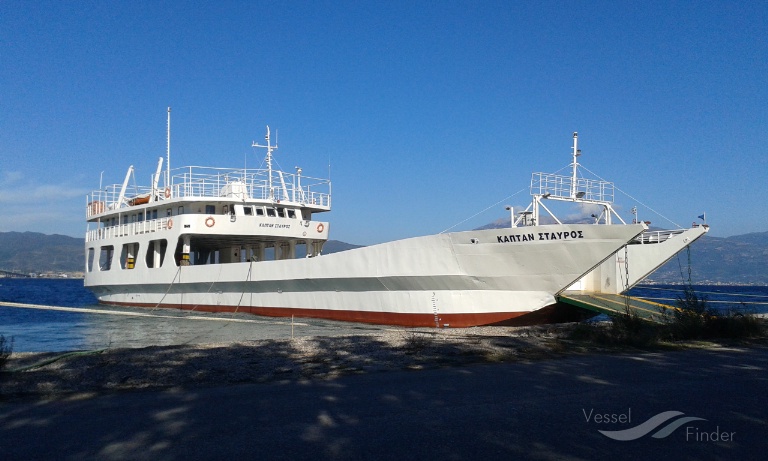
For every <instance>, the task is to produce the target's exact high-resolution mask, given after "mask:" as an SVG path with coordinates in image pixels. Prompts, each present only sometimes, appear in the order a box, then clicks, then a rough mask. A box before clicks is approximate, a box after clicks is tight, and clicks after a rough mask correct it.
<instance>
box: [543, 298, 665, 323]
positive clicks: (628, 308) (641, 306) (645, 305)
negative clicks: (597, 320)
mask: <svg viewBox="0 0 768 461" xmlns="http://www.w3.org/2000/svg"><path fill="white" fill-rule="evenodd" d="M558 301H560V302H563V303H566V304H570V305H572V306H576V307H579V308H582V309H587V310H590V311H593V312H597V313H600V314H608V315H616V314H626V313H627V312H629V313H632V314H636V315H637V316H638V317H639V318H641V319H643V320H647V321H649V322H654V323H663V321H664V320H663V316H664V313H667V314H672V311H673V310H674V309H676V308H675V307H673V306H669V305H667V304H660V303H656V302H653V301H648V300H647V299H642V298H634V297H632V296H625V295H617V294H612V293H595V292H584V291H582V292H578V293H574V292H571V293H566V294H563V295H560V296H559V297H558Z"/></svg>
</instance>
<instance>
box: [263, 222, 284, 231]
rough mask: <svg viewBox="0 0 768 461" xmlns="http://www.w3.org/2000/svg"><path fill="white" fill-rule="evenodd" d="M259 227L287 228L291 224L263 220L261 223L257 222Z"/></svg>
mask: <svg viewBox="0 0 768 461" xmlns="http://www.w3.org/2000/svg"><path fill="white" fill-rule="evenodd" d="M259 227H271V228H273V229H289V228H290V227H291V225H290V224H275V223H268V222H263V223H259Z"/></svg>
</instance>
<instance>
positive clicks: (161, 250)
mask: <svg viewBox="0 0 768 461" xmlns="http://www.w3.org/2000/svg"><path fill="white" fill-rule="evenodd" d="M167 248H168V241H167V240H165V239H162V240H150V241H149V245H148V246H147V255H146V263H147V267H148V268H150V269H156V268H159V267H162V265H163V261H164V260H165V250H166V249H167Z"/></svg>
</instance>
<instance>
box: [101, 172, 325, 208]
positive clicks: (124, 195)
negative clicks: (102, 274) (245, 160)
mask: <svg viewBox="0 0 768 461" xmlns="http://www.w3.org/2000/svg"><path fill="white" fill-rule="evenodd" d="M170 173H171V174H170V178H171V180H170V185H169V186H166V187H153V186H129V187H126V186H125V184H122V185H121V184H112V185H109V186H106V187H105V188H104V189H103V190H95V191H93V192H91V194H90V195H89V196H88V200H87V206H86V218H87V219H88V220H89V221H92V220H97V219H99V218H101V217H103V216H105V215H113V214H115V213H121V212H123V211H127V210H128V209H131V208H133V207H135V206H138V205H143V204H149V205H155V206H162V205H163V204H164V203H170V202H178V201H212V200H215V201H222V200H224V201H226V200H232V201H237V202H240V203H243V202H245V203H262V204H269V203H280V204H282V205H283V206H286V205H287V206H291V205H293V206H295V207H297V208H305V209H308V210H310V211H312V212H321V211H330V209H331V182H330V180H326V179H318V178H312V177H308V176H302V175H301V170H300V169H299V170H298V171H297V173H285V172H283V171H279V170H272V171H271V174H272V180H271V181H270V171H269V170H267V169H243V168H240V169H232V168H213V167H201V166H186V167H182V168H176V169H173V170H171V172H170ZM154 182H155V180H154V178H153V183H154Z"/></svg>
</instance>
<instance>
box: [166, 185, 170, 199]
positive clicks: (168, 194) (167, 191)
mask: <svg viewBox="0 0 768 461" xmlns="http://www.w3.org/2000/svg"><path fill="white" fill-rule="evenodd" d="M165 198H171V188H170V187H166V188H165Z"/></svg>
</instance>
